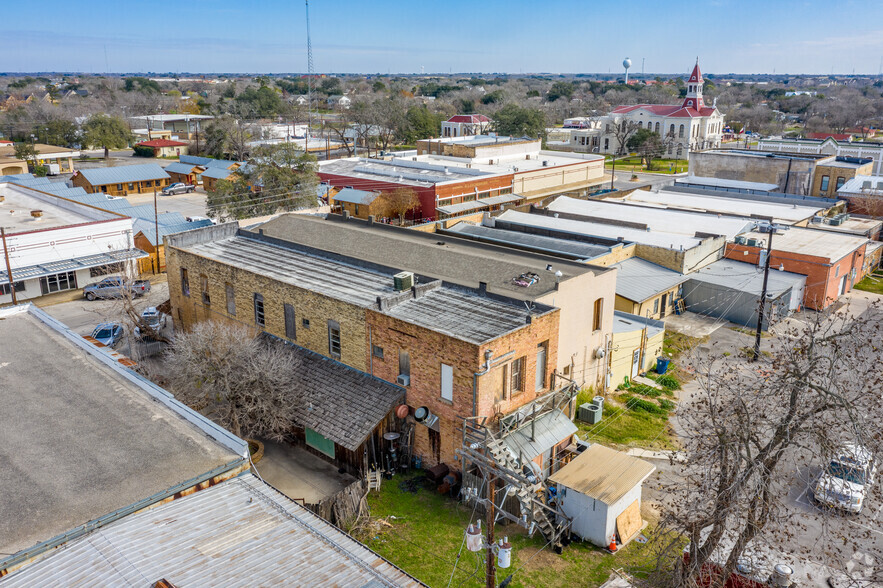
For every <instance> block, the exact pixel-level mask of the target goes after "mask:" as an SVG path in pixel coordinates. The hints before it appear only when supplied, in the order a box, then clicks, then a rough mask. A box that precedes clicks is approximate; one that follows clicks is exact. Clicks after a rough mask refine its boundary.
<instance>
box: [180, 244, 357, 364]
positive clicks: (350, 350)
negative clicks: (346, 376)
mask: <svg viewBox="0 0 883 588" xmlns="http://www.w3.org/2000/svg"><path fill="white" fill-rule="evenodd" d="M167 264H168V275H169V298H170V299H171V303H172V313H173V316H174V318H175V320H176V321H177V324H179V325H181V326H182V327H183V328H185V329H187V328H189V327H190V326H191V325H193V324H194V323H196V322H198V321H202V320H207V319H214V320H233V321H236V322H238V323H241V324H245V325H248V326H252V327H255V328H258V327H257V325H256V323H255V312H254V294H255V293H258V294H261V295H262V296H263V297H264V316H265V323H266V324H265V326H264V327H263V330H265V331H266V332H268V333H270V334H272V335H276V336H277V337H281V338H283V339H286V338H287V337H286V336H285V314H284V310H283V305H284V304H286V303H287V304H291V305H293V306H294V317H295V327H296V331H295V337H294V338H293V339H289V340H290V341H293V342H295V343H297V344H298V345H300V346H301V347H305V348H307V349H309V350H311V351H315V352H316V353H319V354H321V355H324V356H326V357H330V355H329V350H328V321H329V320H333V321H337V322H338V323H339V324H340V336H341V356H340V357H339V358H335V359H338V360H339V361H341V362H342V363H345V364H347V365H349V366H351V367H354V368H356V369H358V370H362V371H367V365H366V356H365V341H366V330H365V310H364V309H362V308H360V307H358V306H355V305H352V304H348V303H345V302H341V301H339V300H335V299H333V298H329V297H327V296H322V295H320V294H316V293H314V292H311V291H309V290H305V289H303V288H299V287H297V286H293V285H291V284H287V283H284V282H279V281H276V280H273V279H271V278H268V277H265V276H261V275H258V274H255V273H252V272H249V271H246V270H242V269H239V268H235V267H232V266H228V265H225V264H222V263H219V262H217V261H214V260H211V259H206V258H204V257H200V256H198V255H194V254H192V253H189V252H186V251H182V250H180V249H176V248H174V247H172V248H169V252H168V256H167ZM181 268H186V269H187V273H188V278H189V282H190V296H185V295H184V294H183V292H182V290H181ZM202 276H206V277H207V279H208V288H209V300H210V304H209V305H205V304H203V300H202V283H201V282H202V279H201V278H202ZM228 283H229V284H232V286H233V294H234V299H235V302H236V305H235V309H234V310H235V314H234V315H230V314H228V312H227V299H226V285H227V284H228ZM304 319H306V320H308V321H309V327H305V326H304V324H303V320H304Z"/></svg>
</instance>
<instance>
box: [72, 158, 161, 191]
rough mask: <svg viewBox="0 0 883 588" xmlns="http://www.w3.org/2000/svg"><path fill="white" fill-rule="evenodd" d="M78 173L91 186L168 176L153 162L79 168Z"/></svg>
mask: <svg viewBox="0 0 883 588" xmlns="http://www.w3.org/2000/svg"><path fill="white" fill-rule="evenodd" d="M78 173H80V174H82V176H83V177H84V178H86V180H88V182H89V183H90V184H92V185H93V186H102V185H104V184H125V183H126V182H144V181H147V180H162V179H167V178H168V177H169V174H167V173H166V172H165V171H164V170H163V168H161V167H160V166H158V165H157V164H155V163H142V164H140V165H121V166H119V167H98V168H94V169H81V170H78Z"/></svg>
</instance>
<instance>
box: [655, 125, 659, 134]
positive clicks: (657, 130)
mask: <svg viewBox="0 0 883 588" xmlns="http://www.w3.org/2000/svg"><path fill="white" fill-rule="evenodd" d="M655 128H656V132H657V133H658V132H659V123H656V127H655Z"/></svg>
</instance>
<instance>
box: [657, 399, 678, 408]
mask: <svg viewBox="0 0 883 588" xmlns="http://www.w3.org/2000/svg"><path fill="white" fill-rule="evenodd" d="M659 406H660V407H662V409H663V410H672V409H673V408H674V407H675V403H674V402H672V401H671V400H669V399H667V398H660V399H659Z"/></svg>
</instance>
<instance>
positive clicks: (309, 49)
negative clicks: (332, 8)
mask: <svg viewBox="0 0 883 588" xmlns="http://www.w3.org/2000/svg"><path fill="white" fill-rule="evenodd" d="M304 4H305V6H306V10H307V134H306V137H305V139H304V153H309V152H310V129H311V128H312V127H313V42H312V40H311V39H310V0H304Z"/></svg>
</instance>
